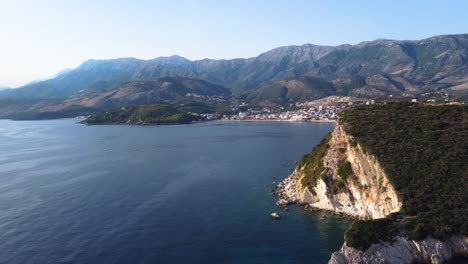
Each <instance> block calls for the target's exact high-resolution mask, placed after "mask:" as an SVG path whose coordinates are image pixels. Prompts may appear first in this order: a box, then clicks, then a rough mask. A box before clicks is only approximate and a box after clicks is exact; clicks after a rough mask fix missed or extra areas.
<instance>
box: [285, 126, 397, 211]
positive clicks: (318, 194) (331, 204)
mask: <svg viewBox="0 0 468 264" xmlns="http://www.w3.org/2000/svg"><path fill="white" fill-rule="evenodd" d="M326 144H327V151H326V153H325V155H324V157H323V159H322V163H323V170H322V171H321V172H318V175H315V176H318V177H317V178H314V176H312V177H310V175H307V169H308V168H307V166H308V164H299V166H298V167H297V168H296V169H295V171H294V173H293V174H292V175H291V176H290V177H288V178H287V179H286V180H285V181H283V182H282V183H281V184H280V186H281V187H280V194H281V196H283V197H284V198H286V199H287V200H290V201H294V202H299V203H303V204H308V205H310V206H311V207H314V208H317V209H323V210H329V211H332V212H334V213H343V214H346V215H348V216H353V217H357V218H361V219H376V218H383V217H385V216H387V215H388V214H390V213H393V212H398V211H399V210H400V208H401V206H402V203H401V201H400V200H399V198H398V196H397V194H396V192H395V190H394V188H393V186H392V185H391V184H390V182H389V180H388V177H387V175H385V173H384V171H383V169H382V167H381V166H380V164H379V162H378V161H377V159H376V158H375V157H374V156H372V155H369V154H366V152H365V150H364V149H363V147H362V146H360V145H359V144H358V143H356V142H355V141H354V139H353V137H352V136H350V135H348V134H347V133H346V132H345V129H344V127H343V126H342V125H337V126H336V128H335V129H334V130H333V132H332V133H331V137H330V139H329V141H328V143H326ZM347 164H349V165H350V166H351V170H350V171H349V173H348V175H339V170H340V167H342V166H346V165H347ZM307 177H309V178H307Z"/></svg>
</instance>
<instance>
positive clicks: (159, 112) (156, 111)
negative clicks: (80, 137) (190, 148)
mask: <svg viewBox="0 0 468 264" xmlns="http://www.w3.org/2000/svg"><path fill="white" fill-rule="evenodd" d="M198 119H200V118H199V117H198V116H194V115H191V114H188V113H184V112H181V111H179V110H177V109H175V108H173V107H171V106H168V105H162V104H149V105H141V106H137V107H127V108H122V109H121V110H117V111H110V112H102V113H97V114H95V115H93V116H91V117H89V118H88V119H87V120H86V121H85V122H86V123H87V124H124V123H127V124H142V125H144V124H185V123H190V122H192V121H196V120H198Z"/></svg>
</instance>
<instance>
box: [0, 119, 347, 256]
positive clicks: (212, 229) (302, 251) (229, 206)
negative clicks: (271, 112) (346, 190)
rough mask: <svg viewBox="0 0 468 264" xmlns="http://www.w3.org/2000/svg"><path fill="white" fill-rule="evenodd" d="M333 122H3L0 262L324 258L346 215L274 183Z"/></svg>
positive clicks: (334, 246) (339, 240)
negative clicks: (318, 207) (280, 199)
mask: <svg viewBox="0 0 468 264" xmlns="http://www.w3.org/2000/svg"><path fill="white" fill-rule="evenodd" d="M333 127H334V123H320V122H308V123H300V122H239V121H231V122H229V121H213V122H204V123H197V124H191V125H168V126H131V125H96V126H86V125H83V124H79V122H78V121H77V120H76V119H60V120H46V121H10V120H0V263H12V264H15V263H18V264H25V263H38V264H45V263H161V264H165V263H255V264H258V263H308V264H310V263H327V262H328V260H329V258H330V254H331V253H332V252H334V251H336V250H338V249H339V248H340V247H341V245H342V244H343V236H344V231H345V230H346V228H347V226H348V225H349V221H347V220H345V219H341V218H339V217H336V216H330V215H328V216H327V217H326V219H321V215H322V213H320V212H307V211H304V210H303V209H302V208H301V207H298V206H290V207H289V210H288V211H284V210H283V209H281V208H278V207H276V206H275V202H276V201H277V197H275V196H273V195H272V193H271V190H272V188H273V187H274V185H275V184H277V183H278V181H280V180H281V179H283V178H285V177H287V176H288V175H289V174H290V173H291V171H292V170H293V168H294V166H295V165H294V162H295V161H298V160H299V159H300V158H301V157H302V155H304V154H306V153H308V152H309V151H310V150H311V149H312V148H313V147H314V145H316V144H318V143H319V142H320V140H321V139H322V138H323V137H324V136H325V135H326V134H327V133H328V132H330V131H331V130H332V129H333ZM272 212H277V213H279V214H280V216H281V219H279V220H274V219H272V218H271V216H270V214H271V213H272Z"/></svg>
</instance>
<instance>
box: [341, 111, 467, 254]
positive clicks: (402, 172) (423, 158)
mask: <svg viewBox="0 0 468 264" xmlns="http://www.w3.org/2000/svg"><path fill="white" fill-rule="evenodd" d="M340 122H341V123H342V124H344V126H345V127H346V129H347V132H348V133H349V134H351V135H352V136H354V138H355V140H356V141H357V142H359V144H360V145H361V146H363V147H365V148H366V150H367V151H368V152H369V153H370V154H372V155H375V156H376V157H377V159H378V160H379V162H380V163H381V164H382V166H383V168H384V170H385V173H386V174H387V175H388V177H389V179H390V181H391V183H392V185H393V186H394V187H395V189H396V191H397V193H398V195H399V197H400V199H401V200H402V201H403V208H402V211H401V213H402V214H403V215H404V220H402V221H397V220H391V219H387V220H385V221H382V222H381V221H380V220H373V221H358V222H356V223H354V224H353V225H352V226H351V228H350V230H348V232H347V233H346V242H347V244H348V245H349V246H352V247H355V248H359V249H366V248H367V247H368V246H370V245H371V244H372V243H375V242H378V241H379V240H384V241H388V240H389V239H390V238H391V237H392V236H394V235H407V236H410V237H411V238H413V239H416V240H421V239H424V238H425V237H426V236H428V235H431V236H433V237H435V238H439V239H444V238H447V237H448V236H450V235H452V234H463V235H468V222H467V221H466V219H467V214H468V208H467V203H466V202H467V201H468V192H467V190H468V111H467V109H465V108H464V107H463V106H448V105H446V106H429V105H414V104H387V105H375V106H358V107H354V108H352V109H349V110H346V111H344V112H343V113H342V114H341V117H340ZM345 171H346V170H343V173H344V172H345ZM344 174H345V173H344Z"/></svg>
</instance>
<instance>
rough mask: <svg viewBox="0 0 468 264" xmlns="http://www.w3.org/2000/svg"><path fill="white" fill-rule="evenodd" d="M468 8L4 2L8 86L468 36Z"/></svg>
mask: <svg viewBox="0 0 468 264" xmlns="http://www.w3.org/2000/svg"><path fill="white" fill-rule="evenodd" d="M467 11H468V1H464V0H453V1H449V0H444V1H429V0H421V1H416V0H405V1H396V0H388V1H379V0H369V1H365V0H360V1H347V0H342V1H332V0H323V1H318V0H317V1H313V0H296V1H295V0H288V1H284V0H282V1H279V0H278V1H275V0H265V1H261V0H248V1H244V0H233V1H231V0H229V1H228V0H225V1H223V0H212V1H211V0H199V1H194V0H193V1H190V0H185V1H183V0H180V1H176V0H166V1H157V0H153V1H149V0H148V1H137V0H132V1H118V0H112V1H110V0H109V1H108V0H93V1H86V0H82V1H76V0H74V1H67V0H60V1H53V0H37V1H33V0H30V1H22V0H0V86H2V85H9V86H18V85H21V84H24V83H26V82H29V81H32V80H36V79H40V78H45V77H49V76H52V75H54V74H56V73H57V72H59V71H61V70H63V69H65V68H74V67H77V66H78V65H79V64H80V63H81V62H83V61H85V60H87V59H90V58H94V59H107V58H117V57H136V58H142V59H150V58H154V57H158V56H168V55H172V54H179V55H181V56H184V57H187V58H189V59H202V58H216V59H218V58H226V59H228V58H235V57H252V56H256V55H258V54H259V53H262V52H264V51H267V50H269V49H272V48H275V47H278V46H284V45H298V44H304V43H313V44H322V45H337V44H343V43H350V44H355V43H358V42H361V41H364V40H373V39H376V38H391V39H420V38H426V37H429V36H433V35H439V34H454V33H468V29H467V28H468V15H467Z"/></svg>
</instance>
